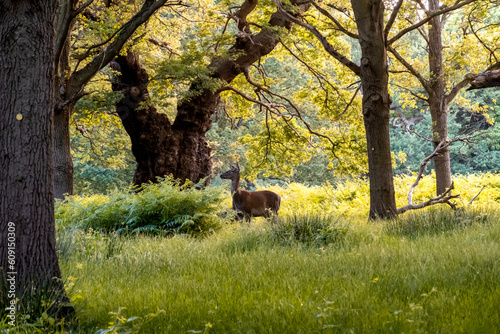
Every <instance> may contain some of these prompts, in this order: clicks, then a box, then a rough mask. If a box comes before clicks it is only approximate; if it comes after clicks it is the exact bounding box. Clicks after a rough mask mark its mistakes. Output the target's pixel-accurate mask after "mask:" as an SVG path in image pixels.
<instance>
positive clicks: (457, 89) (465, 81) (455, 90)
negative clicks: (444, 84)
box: [445, 75, 476, 104]
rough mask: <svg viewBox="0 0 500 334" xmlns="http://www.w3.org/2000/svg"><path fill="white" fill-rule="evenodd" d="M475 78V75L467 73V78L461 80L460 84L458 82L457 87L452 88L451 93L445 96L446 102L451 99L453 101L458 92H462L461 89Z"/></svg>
mask: <svg viewBox="0 0 500 334" xmlns="http://www.w3.org/2000/svg"><path fill="white" fill-rule="evenodd" d="M475 78H476V76H475V75H466V76H465V78H464V79H463V80H462V81H460V82H459V83H458V84H456V85H455V87H453V88H452V89H451V91H450V93H449V94H448V95H446V96H445V100H446V102H445V103H447V104H448V103H450V102H451V101H453V99H454V98H455V96H457V94H458V92H460V90H461V89H462V88H464V87H465V86H467V85H468V84H469V83H471V82H472V81H474V79H475Z"/></svg>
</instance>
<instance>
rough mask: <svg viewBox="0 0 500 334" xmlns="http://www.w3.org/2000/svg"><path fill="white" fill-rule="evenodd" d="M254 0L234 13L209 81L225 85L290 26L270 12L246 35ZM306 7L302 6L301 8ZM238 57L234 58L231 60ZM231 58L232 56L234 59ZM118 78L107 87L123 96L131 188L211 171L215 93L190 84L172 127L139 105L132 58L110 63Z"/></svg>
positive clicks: (139, 79) (142, 87)
mask: <svg viewBox="0 0 500 334" xmlns="http://www.w3.org/2000/svg"><path fill="white" fill-rule="evenodd" d="M255 4H256V1H254V0H247V1H245V2H244V4H243V5H242V6H241V7H240V11H238V12H237V13H236V14H235V15H236V16H239V19H240V20H239V21H238V22H239V23H240V24H239V27H238V29H239V30H240V31H244V32H245V34H240V35H239V36H238V37H237V39H236V43H235V45H234V46H233V47H232V48H231V49H230V51H229V56H228V57H227V58H215V59H213V61H212V63H211V64H210V65H209V68H210V69H211V70H212V75H211V76H212V78H215V79H219V80H220V81H221V82H223V83H230V82H231V81H232V80H233V79H234V78H235V77H236V76H237V75H239V74H240V73H242V72H243V71H244V70H245V69H247V68H248V67H249V66H250V65H252V64H253V63H254V62H256V61H257V60H259V59H260V58H261V57H263V56H265V55H267V54H268V53H270V52H271V51H272V50H273V49H274V47H275V46H276V45H277V43H278V41H279V38H278V33H277V31H276V28H277V27H285V28H287V29H290V27H291V22H290V21H289V20H288V18H287V16H286V15H284V14H283V13H279V12H277V13H274V14H273V15H272V16H271V19H270V21H269V25H270V27H271V28H262V30H261V31H260V32H259V33H258V34H255V35H250V29H249V26H248V25H241V23H242V22H245V24H246V20H245V17H246V15H248V14H249V13H250V12H251V11H252V10H253V9H254V8H255ZM307 8H309V6H308V5H302V6H301V9H304V10H306V9H307ZM237 55H239V56H237ZM232 56H237V57H236V59H234V57H232ZM112 66H114V68H115V69H116V70H118V71H119V72H120V73H121V75H120V76H119V77H118V78H117V79H118V80H117V82H116V83H115V84H114V85H113V90H115V91H117V90H121V91H122V92H123V98H122V99H121V100H120V102H119V103H118V104H117V113H118V114H119V116H120V118H121V120H122V123H123V125H124V127H125V130H126V131H127V133H128V134H129V135H130V138H131V140H132V153H133V154H134V156H135V158H136V161H137V167H136V171H135V174H134V184H135V185H138V186H139V185H141V184H143V183H148V182H156V181H157V177H165V176H167V175H171V176H173V177H174V178H176V179H178V180H179V181H180V182H185V181H186V180H190V181H192V182H198V181H200V180H201V179H202V178H206V177H209V176H210V175H211V170H212V160H211V156H210V153H211V151H210V148H209V146H208V144H207V142H206V133H207V131H208V130H210V128H211V127H212V118H211V116H212V115H213V114H214V113H215V110H216V107H217V104H218V102H219V92H214V91H212V90H210V89H206V88H202V85H201V82H196V81H195V82H193V83H192V85H191V88H190V90H191V92H196V93H195V94H192V97H191V98H190V99H187V100H184V101H183V102H182V103H181V104H180V105H179V106H178V108H177V116H176V118H175V120H174V122H173V123H171V122H170V120H169V119H168V117H167V116H166V115H164V114H160V113H158V112H157V111H156V109H155V108H154V107H153V106H147V107H142V108H141V107H140V105H142V104H141V102H145V101H148V93H147V84H148V77H147V73H146V72H145V70H144V69H143V68H142V67H141V66H140V63H139V57H138V55H137V54H133V53H129V54H128V55H127V56H119V57H117V58H116V59H115V63H114V64H112Z"/></svg>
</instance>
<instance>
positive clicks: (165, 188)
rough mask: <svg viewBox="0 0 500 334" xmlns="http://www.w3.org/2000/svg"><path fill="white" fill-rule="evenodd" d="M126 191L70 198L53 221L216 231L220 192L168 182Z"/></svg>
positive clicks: (102, 226)
mask: <svg viewBox="0 0 500 334" xmlns="http://www.w3.org/2000/svg"><path fill="white" fill-rule="evenodd" d="M133 190H134V189H132V188H130V189H127V190H126V191H115V192H113V193H111V194H110V195H93V196H86V197H80V196H72V197H69V198H67V199H66V200H65V201H63V202H61V203H58V205H56V221H57V222H59V223H60V224H62V225H65V226H68V225H69V226H75V227H78V228H80V229H83V230H86V229H89V228H93V229H100V230H104V231H116V232H118V233H125V232H147V233H164V234H165V233H166V234H169V233H188V234H191V235H204V234H206V233H208V232H213V231H215V230H218V229H219V228H220V226H221V222H222V220H223V216H224V214H225V213H224V211H223V210H222V209H221V203H222V201H223V200H224V197H223V194H224V193H223V192H222V190H221V189H220V188H215V187H212V188H207V189H204V190H202V191H200V190H197V189H196V186H195V185H194V184H192V183H189V182H187V183H186V184H183V185H180V184H179V183H178V182H176V181H174V180H172V179H171V178H166V179H162V180H161V182H159V183H155V184H149V185H146V186H144V187H143V188H142V190H141V191H140V192H138V193H135V192H134V191H133Z"/></svg>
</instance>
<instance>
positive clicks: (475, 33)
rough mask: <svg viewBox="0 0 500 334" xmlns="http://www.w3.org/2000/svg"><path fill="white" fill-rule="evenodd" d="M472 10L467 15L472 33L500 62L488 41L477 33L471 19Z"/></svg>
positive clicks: (496, 60)
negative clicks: (485, 41)
mask: <svg viewBox="0 0 500 334" xmlns="http://www.w3.org/2000/svg"><path fill="white" fill-rule="evenodd" d="M472 12H473V11H471V12H470V13H469V15H467V21H468V22H469V27H470V30H471V31H472V33H473V34H474V36H475V37H476V39H477V40H478V41H479V43H481V45H482V46H483V47H484V48H485V49H486V50H488V51H489V52H490V55H491V56H492V57H493V58H495V62H497V63H498V59H497V57H496V55H495V51H493V50H491V49H490V48H489V47H488V45H487V44H486V43H484V42H483V40H482V39H481V38H480V37H479V35H478V34H477V31H475V30H474V26H473V25H472V19H471V15H472Z"/></svg>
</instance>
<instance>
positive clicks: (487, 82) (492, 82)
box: [467, 69, 500, 90]
mask: <svg viewBox="0 0 500 334" xmlns="http://www.w3.org/2000/svg"><path fill="white" fill-rule="evenodd" d="M497 86H500V69H498V70H493V71H485V72H483V73H480V74H478V75H477V76H476V77H475V78H474V81H472V82H471V83H470V87H469V88H468V89H467V90H472V89H483V88H489V87H497Z"/></svg>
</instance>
